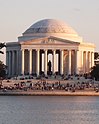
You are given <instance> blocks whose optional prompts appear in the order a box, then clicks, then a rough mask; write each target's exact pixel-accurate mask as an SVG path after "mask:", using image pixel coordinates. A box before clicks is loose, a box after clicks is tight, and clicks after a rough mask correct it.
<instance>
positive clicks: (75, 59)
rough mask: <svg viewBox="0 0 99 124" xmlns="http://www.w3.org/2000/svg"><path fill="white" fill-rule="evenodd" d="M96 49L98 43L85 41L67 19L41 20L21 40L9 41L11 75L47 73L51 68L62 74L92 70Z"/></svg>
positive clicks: (8, 51)
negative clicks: (68, 23)
mask: <svg viewBox="0 0 99 124" xmlns="http://www.w3.org/2000/svg"><path fill="white" fill-rule="evenodd" d="M94 49H95V45H94V44H92V43H87V42H85V41H84V40H83V38H82V37H80V36H79V35H78V33H77V32H76V31H75V30H73V29H72V28H71V27H70V26H68V25H67V24H66V23H65V22H63V21H60V20H55V19H44V20H40V21H38V22H36V23H34V24H33V25H31V26H30V27H29V28H28V29H27V30H26V31H25V32H24V33H23V34H22V36H19V37H18V41H17V42H9V43H7V47H6V65H7V70H8V76H16V75H21V74H22V75H25V74H36V75H37V76H39V75H40V74H42V73H44V74H45V75H46V76H47V75H48V74H49V71H51V74H55V73H57V74H60V75H63V74H64V75H71V74H84V73H88V72H90V68H91V67H92V66H94ZM49 62H50V67H49ZM49 68H50V69H49Z"/></svg>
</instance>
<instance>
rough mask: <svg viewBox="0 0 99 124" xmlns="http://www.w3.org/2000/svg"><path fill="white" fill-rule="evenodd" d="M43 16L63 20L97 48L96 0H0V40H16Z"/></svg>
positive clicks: (98, 15)
mask: <svg viewBox="0 0 99 124" xmlns="http://www.w3.org/2000/svg"><path fill="white" fill-rule="evenodd" d="M45 18H54V19H59V20H63V21H64V22H66V23H67V24H68V25H70V26H71V27H72V28H73V29H74V30H75V31H76V32H77V33H78V34H79V35H80V36H81V37H83V38H84V40H85V41H87V42H91V43H94V44H95V45H96V49H95V50H96V51H99V43H98V41H99V35H98V33H99V0H42V1H40V0H7V1H6V0H0V42H8V41H17V37H18V36H20V35H22V33H23V32H24V31H25V30H26V29H27V28H28V27H30V26H31V25H32V24H33V23H35V22H37V21H39V20H41V19H45ZM0 60H3V61H4V62H5V57H3V55H0Z"/></svg>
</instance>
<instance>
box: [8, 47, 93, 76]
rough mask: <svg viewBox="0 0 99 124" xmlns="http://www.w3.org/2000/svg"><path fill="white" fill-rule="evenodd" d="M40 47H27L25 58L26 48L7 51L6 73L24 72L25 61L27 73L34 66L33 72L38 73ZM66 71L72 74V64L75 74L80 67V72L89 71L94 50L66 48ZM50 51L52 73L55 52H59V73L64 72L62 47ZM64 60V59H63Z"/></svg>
mask: <svg viewBox="0 0 99 124" xmlns="http://www.w3.org/2000/svg"><path fill="white" fill-rule="evenodd" d="M41 50H42V49H35V50H34V49H29V50H28V55H27V56H28V57H27V58H26V59H25V51H26V49H22V50H21V51H20V50H11V51H7V54H6V55H7V61H6V63H7V66H8V75H9V76H14V75H19V74H23V75H24V74H25V65H26V61H27V64H28V73H29V74H32V73H34V72H33V68H35V73H36V74H37V75H40V71H41V70H40V66H41V65H40V63H41V64H42V62H41V57H40V53H41ZM66 50H67V52H68V67H67V68H68V72H67V74H72V65H73V66H74V72H75V74H79V73H80V71H81V70H80V69H81V68H82V73H86V72H89V69H90V68H91V67H92V66H94V52H90V51H78V50H68V49H66ZM33 51H35V55H33ZM48 51H49V49H44V50H43V53H44V74H45V75H47V72H48ZM51 51H52V65H53V66H52V73H53V74H54V73H55V72H56V70H55V67H56V52H57V51H58V52H59V65H58V66H59V69H58V71H59V73H60V74H61V75H62V74H64V51H65V50H64V49H63V50H62V49H61V50H55V49H54V50H51ZM72 51H74V53H75V54H74V61H75V62H74V63H73V62H72ZM33 60H35V64H33ZM65 61H66V60H65Z"/></svg>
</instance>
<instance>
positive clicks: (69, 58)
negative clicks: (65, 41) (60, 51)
mask: <svg viewBox="0 0 99 124" xmlns="http://www.w3.org/2000/svg"><path fill="white" fill-rule="evenodd" d="M68 54H69V57H68V74H70V75H71V50H69V51H68Z"/></svg>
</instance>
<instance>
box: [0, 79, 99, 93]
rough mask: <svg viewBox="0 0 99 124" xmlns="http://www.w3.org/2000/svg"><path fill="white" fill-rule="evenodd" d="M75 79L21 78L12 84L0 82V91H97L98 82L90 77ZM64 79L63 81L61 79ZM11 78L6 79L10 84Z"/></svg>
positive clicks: (98, 87)
mask: <svg viewBox="0 0 99 124" xmlns="http://www.w3.org/2000/svg"><path fill="white" fill-rule="evenodd" d="M76 78H77V80H76V81H75V80H74V79H73V77H68V78H64V79H63V77H62V79H61V80H56V77H55V80H52V81H51V80H50V81H49V80H48V79H36V82H35V81H33V80H34V79H30V80H21V81H20V82H18V81H17V83H14V84H13V85H7V86H4V85H3V83H2V84H0V91H4V92H6V91H9V90H10V91H19V90H20V91H59V90H61V91H65V92H76V91H95V92H98V91H99V84H98V83H96V82H95V81H94V80H92V79H88V80H84V81H81V79H80V77H76ZM63 80H64V81H63ZM10 81H11V80H7V82H9V84H10Z"/></svg>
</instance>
